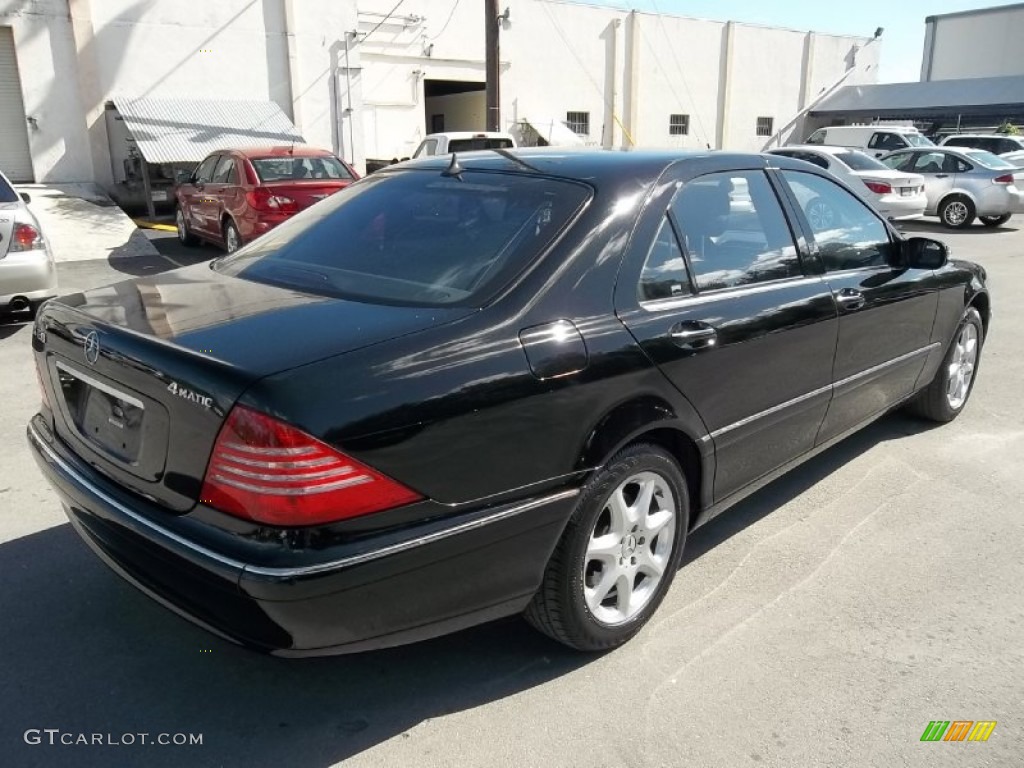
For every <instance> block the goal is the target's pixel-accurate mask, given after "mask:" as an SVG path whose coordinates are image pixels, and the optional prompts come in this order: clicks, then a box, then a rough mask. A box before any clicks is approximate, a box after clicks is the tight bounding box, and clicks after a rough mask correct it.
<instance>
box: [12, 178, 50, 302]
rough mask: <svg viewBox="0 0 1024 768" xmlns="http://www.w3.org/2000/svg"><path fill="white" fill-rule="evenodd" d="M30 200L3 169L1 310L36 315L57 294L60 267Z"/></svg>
mask: <svg viewBox="0 0 1024 768" xmlns="http://www.w3.org/2000/svg"><path fill="white" fill-rule="evenodd" d="M29 202H30V199H29V196H28V195H27V194H21V195H19V194H18V193H17V192H16V191H15V189H14V187H13V186H12V185H11V182H10V181H8V180H7V177H6V176H4V174H3V173H2V172H0V312H20V311H27V312H28V313H29V314H30V315H34V314H35V312H36V310H37V309H38V308H39V305H40V304H42V303H43V302H44V301H46V300H47V299H49V298H51V297H52V296H56V295H57V267H56V265H55V264H54V262H53V254H51V253H50V248H49V245H48V244H47V242H46V238H45V237H44V236H43V229H42V227H40V226H39V222H38V221H37V220H36V217H35V216H34V215H33V214H32V211H30V210H29V209H28V205H27V203H29Z"/></svg>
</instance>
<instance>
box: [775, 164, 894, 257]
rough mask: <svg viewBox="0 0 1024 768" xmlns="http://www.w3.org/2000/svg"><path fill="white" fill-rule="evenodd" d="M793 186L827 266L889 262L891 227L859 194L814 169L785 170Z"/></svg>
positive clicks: (784, 172) (785, 175)
mask: <svg viewBox="0 0 1024 768" xmlns="http://www.w3.org/2000/svg"><path fill="white" fill-rule="evenodd" d="M782 175H783V176H784V177H785V179H786V181H787V182H788V183H789V186H790V189H792V190H793V196H794V197H795V198H796V199H797V202H798V203H799V204H800V208H801V209H802V210H803V212H804V215H805V216H806V217H807V223H808V224H810V226H811V232H812V233H813V235H814V241H815V242H816V243H817V244H818V253H819V255H820V257H821V260H822V262H823V263H824V265H825V269H826V270H827V271H829V272H835V271H838V270H843V269H863V268H864V267H881V266H885V265H887V264H889V254H890V250H891V248H892V244H891V242H890V240H889V231H888V230H887V229H886V227H885V225H884V224H883V223H882V221H881V220H880V219H879V218H878V216H876V215H875V214H874V212H873V211H872V210H871V209H870V208H869V207H868V206H867V205H865V204H864V203H863V202H862V201H861V200H860V199H859V198H857V197H856V196H855V195H853V194H851V193H850V192H847V191H846V190H845V189H843V188H842V187H840V186H839V185H838V184H835V183H834V182H832V181H830V180H829V179H826V178H823V177H821V176H817V175H815V174H812V173H802V172H800V171H783V172H782Z"/></svg>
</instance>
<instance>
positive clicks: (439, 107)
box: [423, 79, 487, 133]
mask: <svg viewBox="0 0 1024 768" xmlns="http://www.w3.org/2000/svg"><path fill="white" fill-rule="evenodd" d="M423 111H424V115H423V118H424V126H425V128H426V131H427V133H444V132H451V131H483V130H486V129H487V95H486V85H485V84H484V83H478V82H471V81H463V80H429V79H427V80H424V81H423Z"/></svg>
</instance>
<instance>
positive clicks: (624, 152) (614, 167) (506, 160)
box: [377, 147, 825, 185]
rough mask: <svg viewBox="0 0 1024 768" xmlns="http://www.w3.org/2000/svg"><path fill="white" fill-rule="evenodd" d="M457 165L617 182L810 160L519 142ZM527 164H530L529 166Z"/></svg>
mask: <svg viewBox="0 0 1024 768" xmlns="http://www.w3.org/2000/svg"><path fill="white" fill-rule="evenodd" d="M453 154H454V157H455V158H456V159H457V160H458V163H459V166H460V167H462V168H464V169H466V170H483V171H506V172H508V171H513V172H523V171H527V172H528V171H530V170H531V169H532V170H534V171H537V172H540V173H543V174H545V175H547V176H555V177H561V178H566V179H578V180H583V181H588V182H592V183H594V184H596V185H601V184H602V183H608V182H611V183H615V184H618V183H620V182H623V181H628V182H630V183H632V184H636V183H641V184H648V183H651V182H653V181H655V180H657V178H658V177H659V176H660V175H661V174H662V173H663V172H664V171H665V170H666V169H667V168H669V167H670V166H673V165H676V164H677V163H686V162H689V161H692V162H695V163H697V162H703V163H707V164H708V165H709V166H710V167H709V168H708V170H707V172H708V173H714V172H715V171H716V170H717V169H719V168H720V169H722V170H728V169H729V168H730V167H734V168H737V169H738V168H747V169H753V168H767V167H768V166H769V163H771V165H772V166H773V167H783V168H793V169H800V170H806V165H807V164H806V163H803V162H801V161H800V160H794V159H792V158H789V157H785V156H783V155H765V154H756V153H753V152H749V153H740V152H723V151H721V150H682V149H664V150H657V149H640V150H638V149H595V148H590V147H587V148H580V149H574V148H566V147H519V148H516V149H507V150H500V151H495V150H481V151H474V152H456V153H453ZM453 154H448V155H432V156H431V157H427V158H416V159H413V160H407V161H405V162H402V163H399V164H397V165H391V166H387V167H386V168H383V169H381V170H380V171H377V173H399V172H403V171H413V170H437V171H442V170H444V169H445V168H447V167H448V166H449V164H450V163H451V162H452V158H453ZM526 166H529V167H526ZM822 173H823V174H824V173H825V172H824V171H823V172H822Z"/></svg>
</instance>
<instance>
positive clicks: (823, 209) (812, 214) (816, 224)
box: [806, 200, 836, 232]
mask: <svg viewBox="0 0 1024 768" xmlns="http://www.w3.org/2000/svg"><path fill="white" fill-rule="evenodd" d="M806 213H807V221H808V222H809V223H810V225H811V229H812V230H814V231H815V232H824V231H825V230H827V229H832V225H833V224H834V223H835V219H836V212H835V211H833V210H832V206H830V205H828V203H824V202H822V201H821V200H818V201H815V202H813V203H811V204H810V205H809V206H807V211H806Z"/></svg>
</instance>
